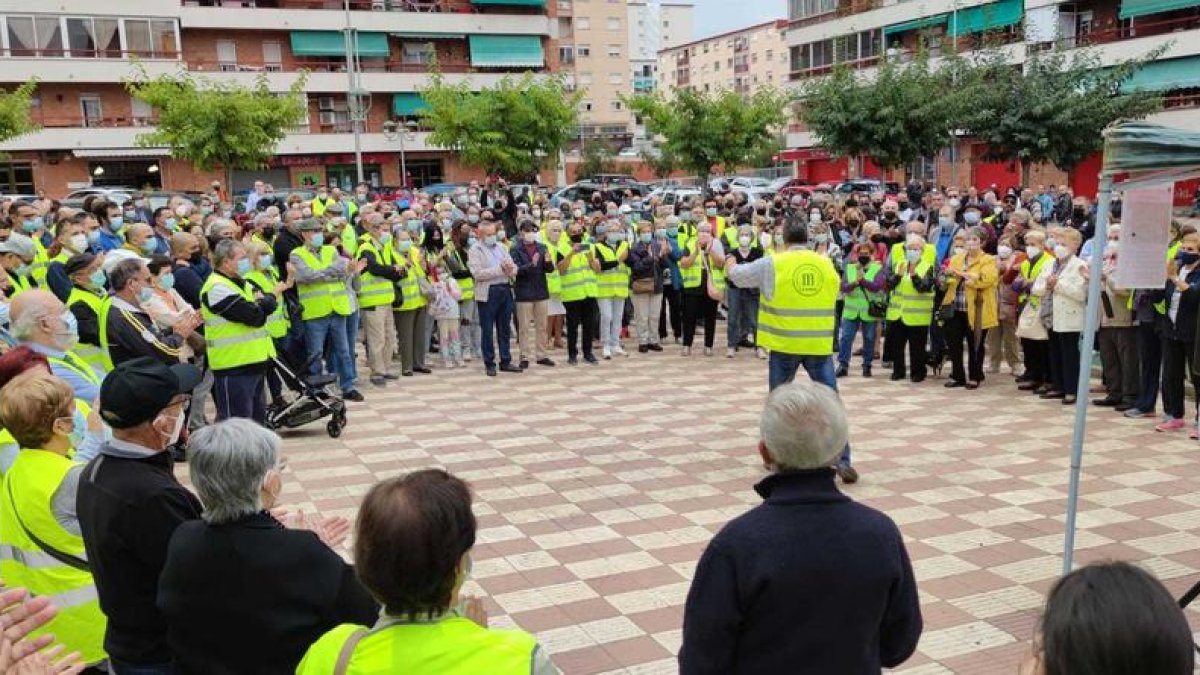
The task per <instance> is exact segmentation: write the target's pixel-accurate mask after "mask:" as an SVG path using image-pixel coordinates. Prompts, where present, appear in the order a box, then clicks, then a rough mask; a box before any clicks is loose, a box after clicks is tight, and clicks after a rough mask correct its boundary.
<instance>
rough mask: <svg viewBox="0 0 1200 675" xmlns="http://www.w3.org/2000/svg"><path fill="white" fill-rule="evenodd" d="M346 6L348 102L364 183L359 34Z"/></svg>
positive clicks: (356, 161) (358, 171) (360, 177)
mask: <svg viewBox="0 0 1200 675" xmlns="http://www.w3.org/2000/svg"><path fill="white" fill-rule="evenodd" d="M344 6H345V8H346V77H347V78H348V79H349V91H347V92H346V102H347V103H348V104H349V108H350V131H352V132H353V133H354V169H355V173H356V174H357V175H358V183H362V182H363V161H362V135H361V134H360V133H359V129H358V123H359V118H360V117H361V118H362V119H363V120H364V121H365V120H366V115H363V114H362V112H361V111H360V110H359V108H360V107H361V105H362V100H361V98H360V97H359V95H358V93H359V87H358V35H357V32H356V31H355V30H354V28H353V27H352V26H351V24H350V0H345V2H344ZM356 185H357V183H356Z"/></svg>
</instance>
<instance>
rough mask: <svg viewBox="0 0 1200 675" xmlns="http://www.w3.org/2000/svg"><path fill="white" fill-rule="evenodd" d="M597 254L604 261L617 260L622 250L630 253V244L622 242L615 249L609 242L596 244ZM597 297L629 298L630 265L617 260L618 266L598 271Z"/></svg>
mask: <svg viewBox="0 0 1200 675" xmlns="http://www.w3.org/2000/svg"><path fill="white" fill-rule="evenodd" d="M595 251H596V255H597V256H598V257H599V258H600V260H601V261H602V262H617V261H619V260H620V258H621V253H622V251H624V252H626V254H628V251H629V244H627V243H626V242H621V243H619V244H617V248H616V250H613V249H612V248H611V247H610V246H609V245H608V244H596V246H595ZM596 297H597V298H628V297H629V265H626V264H625V263H624V262H617V266H616V267H614V268H612V269H609V270H603V269H602V270H600V271H599V272H596Z"/></svg>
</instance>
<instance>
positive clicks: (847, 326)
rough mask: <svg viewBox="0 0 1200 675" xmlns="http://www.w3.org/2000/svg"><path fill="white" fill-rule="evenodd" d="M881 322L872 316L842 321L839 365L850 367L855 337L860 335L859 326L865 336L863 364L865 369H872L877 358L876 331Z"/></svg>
mask: <svg viewBox="0 0 1200 675" xmlns="http://www.w3.org/2000/svg"><path fill="white" fill-rule="evenodd" d="M878 325H879V321H878V320H877V319H874V318H872V317H870V316H866V317H860V318H857V319H845V318H843V319H842V335H841V343H842V344H841V345H839V347H838V363H839V364H841V365H843V366H848V365H850V354H851V350H852V349H853V348H854V336H855V335H856V334H857V333H858V328H859V326H861V327H862V334H863V350H862V362H863V368H870V367H871V360H872V359H874V358H875V329H876V327H878Z"/></svg>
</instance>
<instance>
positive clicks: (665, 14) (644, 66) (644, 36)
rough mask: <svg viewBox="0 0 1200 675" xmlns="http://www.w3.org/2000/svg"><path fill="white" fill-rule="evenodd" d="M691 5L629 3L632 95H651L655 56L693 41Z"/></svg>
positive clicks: (655, 70) (656, 69)
mask: <svg viewBox="0 0 1200 675" xmlns="http://www.w3.org/2000/svg"><path fill="white" fill-rule="evenodd" d="M695 9H696V8H695V6H694V5H692V4H691V3H690V2H653V1H647V0H629V50H630V52H629V66H630V68H631V69H632V72H633V90H634V91H635V92H639V93H641V92H650V91H654V86H655V83H656V78H657V76H658V53H659V52H660V51H662V50H663V49H666V48H668V47H674V46H675V45H678V44H682V43H684V42H687V41H689V40H691V39H692V30H693V13H694V12H695Z"/></svg>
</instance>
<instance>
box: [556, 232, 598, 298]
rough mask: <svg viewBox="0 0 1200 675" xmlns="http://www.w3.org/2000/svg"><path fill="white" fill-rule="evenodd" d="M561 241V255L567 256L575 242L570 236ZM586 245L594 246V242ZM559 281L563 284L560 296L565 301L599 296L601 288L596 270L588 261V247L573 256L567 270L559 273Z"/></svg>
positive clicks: (562, 256) (561, 256) (559, 251)
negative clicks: (572, 241)
mask: <svg viewBox="0 0 1200 675" xmlns="http://www.w3.org/2000/svg"><path fill="white" fill-rule="evenodd" d="M560 242H561V243H560V244H559V246H558V253H559V257H560V258H565V257H566V256H568V255H570V254H571V248H572V247H573V246H574V244H572V243H571V240H570V238H569V237H563V238H562V239H561V240H560ZM584 246H585V247H587V246H592V244H584ZM559 281H560V282H561V284H562V287H561V289H560V293H561V295H560V297H561V298H562V301H563V302H575V301H577V300H584V299H586V298H595V297H597V295H598V293H599V288H598V285H597V283H596V272H595V270H593V269H592V266H591V264H590V263H589V262H588V256H587V249H586V248H585V249H584V250H582V251H580V252H579V253H576V254H575V257H573V258H571V262H570V263H569V264H568V265H567V271H566V272H562V273H560V274H559Z"/></svg>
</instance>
